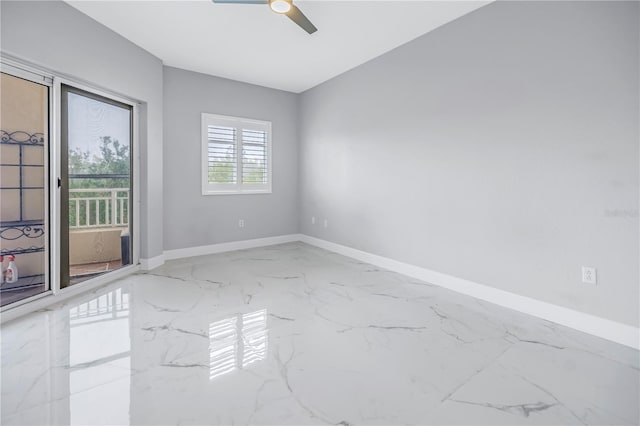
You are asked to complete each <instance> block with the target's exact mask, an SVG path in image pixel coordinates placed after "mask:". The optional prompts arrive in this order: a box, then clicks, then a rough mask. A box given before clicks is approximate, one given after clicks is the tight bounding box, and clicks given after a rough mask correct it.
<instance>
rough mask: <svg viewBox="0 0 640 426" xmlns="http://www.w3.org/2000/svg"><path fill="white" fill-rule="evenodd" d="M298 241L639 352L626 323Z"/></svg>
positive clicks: (639, 333) (639, 340)
mask: <svg viewBox="0 0 640 426" xmlns="http://www.w3.org/2000/svg"><path fill="white" fill-rule="evenodd" d="M300 241H302V242H304V243H307V244H310V245H313V246H316V247H320V248H323V249H325V250H329V251H332V252H335V253H338V254H341V255H344V256H348V257H351V258H354V259H358V260H360V261H362V262H367V263H370V264H372V265H376V266H379V267H381V268H384V269H388V270H390V271H394V272H397V273H400V274H403V275H407V276H410V277H412V278H416V279H419V280H421V281H426V282H428V283H430V284H435V285H437V286H440V287H443V288H446V289H449V290H453V291H456V292H458V293H462V294H466V295H468V296H472V297H475V298H477V299H481V300H485V301H487V302H490V303H493V304H496V305H500V306H503V307H505V308H509V309H513V310H516V311H520V312H523V313H525V314H529V315H532V316H535V317H538V318H542V319H545V320H548V321H551V322H554V323H556V324H561V325H564V326H567V327H570V328H573V329H575V330H579V331H582V332H585V333H589V334H592V335H594V336H597V337H601V338H603V339H607V340H611V341H613V342H616V343H620V344H622V345H625V346H629V347H632V348H634V349H640V329H639V328H636V327H633V326H630V325H627V324H622V323H619V322H616V321H612V320H608V319H605V318H601V317H597V316H595V315H591V314H587V313H584V312H580V311H576V310H573V309H569V308H565V307H562V306H558V305H554V304H551V303H547V302H543V301H540V300H537V299H532V298H530V297H526V296H521V295H518V294H515V293H510V292H508V291H504V290H500V289H497V288H494V287H490V286H487V285H483V284H478V283H475V282H472V281H468V280H465V279H462V278H457V277H454V276H451V275H447V274H443V273H440V272H435V271H431V270H429V269H425V268H421V267H419V266H415V265H410V264H408V263H403V262H399V261H397V260H393V259H389V258H386V257H382V256H378V255H375V254H371V253H367V252H365V251H361V250H357V249H354V248H351V247H347V246H343V245H341V244H336V243H332V242H330V241H326V240H321V239H319V238H315V237H310V236H308V235H301V236H300Z"/></svg>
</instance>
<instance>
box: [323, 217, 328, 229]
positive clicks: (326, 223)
mask: <svg viewBox="0 0 640 426" xmlns="http://www.w3.org/2000/svg"><path fill="white" fill-rule="evenodd" d="M328 226H329V221H328V220H327V219H325V220H324V227H325V228H326V227H328Z"/></svg>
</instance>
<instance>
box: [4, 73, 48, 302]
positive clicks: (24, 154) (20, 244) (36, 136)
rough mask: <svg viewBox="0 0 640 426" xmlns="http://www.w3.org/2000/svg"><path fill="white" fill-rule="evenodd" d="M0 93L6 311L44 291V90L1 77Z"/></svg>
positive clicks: (45, 96)
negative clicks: (8, 307)
mask: <svg viewBox="0 0 640 426" xmlns="http://www.w3.org/2000/svg"><path fill="white" fill-rule="evenodd" d="M0 93H1V96H0V97H1V105H0V124H1V127H2V129H1V130H0V249H1V251H2V276H1V277H0V304H1V305H2V306H5V305H8V304H11V303H14V302H17V301H20V300H23V299H26V298H28V297H31V296H34V295H36V294H39V293H43V292H45V291H47V290H48V283H47V279H46V277H47V268H48V249H47V239H46V234H47V232H46V229H47V228H46V220H47V211H48V207H47V204H46V203H47V199H46V191H47V182H48V180H47V177H46V161H45V159H46V156H47V148H48V145H49V135H48V130H49V129H48V123H49V87H47V86H44V85H41V84H38V83H34V82H32V81H29V80H25V79H22V78H18V77H15V76H13V75H10V74H6V73H2V74H1V80H0Z"/></svg>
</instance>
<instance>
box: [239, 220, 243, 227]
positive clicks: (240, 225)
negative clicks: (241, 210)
mask: <svg viewBox="0 0 640 426" xmlns="http://www.w3.org/2000/svg"><path fill="white" fill-rule="evenodd" d="M238 228H244V219H240V220H238Z"/></svg>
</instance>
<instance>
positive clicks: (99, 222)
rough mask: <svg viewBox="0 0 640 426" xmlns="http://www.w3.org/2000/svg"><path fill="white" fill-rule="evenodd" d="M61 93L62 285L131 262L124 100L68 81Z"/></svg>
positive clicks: (128, 130)
mask: <svg viewBox="0 0 640 426" xmlns="http://www.w3.org/2000/svg"><path fill="white" fill-rule="evenodd" d="M65 87H66V86H65ZM63 96H66V102H64V103H63V106H64V108H63V110H64V111H63V114H64V116H63V120H66V127H64V128H63V145H66V146H65V152H66V155H67V161H66V163H67V176H66V185H63V190H64V191H66V197H63V199H65V198H66V200H65V201H64V202H65V205H66V206H67V208H68V212H67V214H66V215H65V217H67V218H68V223H67V224H68V232H67V233H66V234H67V235H66V237H67V241H66V242H67V244H68V278H66V277H65V276H64V275H65V274H64V273H63V280H62V286H66V285H70V284H75V283H77V282H81V281H84V280H87V279H89V278H93V277H95V276H98V275H101V274H104V273H106V272H109V271H113V270H115V269H118V268H121V267H122V266H124V265H128V264H130V263H131V260H132V259H131V227H130V224H131V220H130V218H131V217H132V212H131V206H132V203H131V123H132V122H131V107H129V106H127V105H123V104H119V103H117V102H114V101H111V100H109V99H106V98H102V97H99V96H96V95H93V94H89V93H86V92H82V91H79V90H75V89H73V88H68V87H67V88H66V90H64V91H63ZM63 238H64V236H63ZM63 247H64V244H63ZM64 267H65V265H63V268H64Z"/></svg>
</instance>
